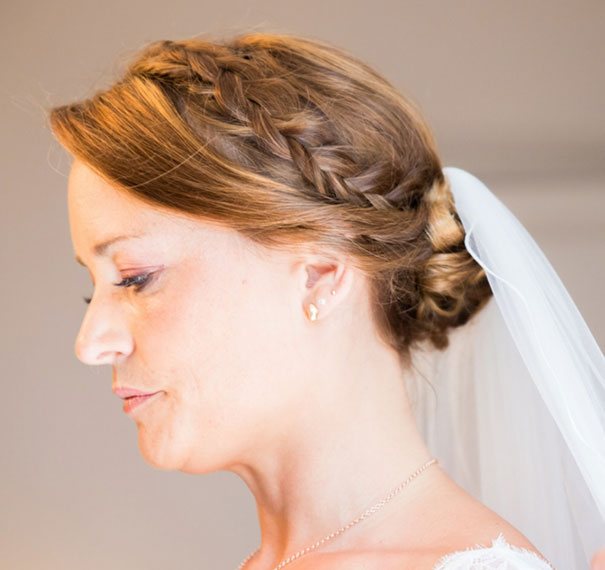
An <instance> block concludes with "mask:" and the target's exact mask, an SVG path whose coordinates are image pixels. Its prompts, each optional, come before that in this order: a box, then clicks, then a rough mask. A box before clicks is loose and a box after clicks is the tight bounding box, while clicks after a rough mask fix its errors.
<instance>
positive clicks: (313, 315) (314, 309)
mask: <svg viewBox="0 0 605 570" xmlns="http://www.w3.org/2000/svg"><path fill="white" fill-rule="evenodd" d="M309 313H310V317H309V318H310V320H312V321H314V320H316V319H317V314H318V313H319V310H318V309H317V307H316V306H315V305H314V304H313V303H309Z"/></svg>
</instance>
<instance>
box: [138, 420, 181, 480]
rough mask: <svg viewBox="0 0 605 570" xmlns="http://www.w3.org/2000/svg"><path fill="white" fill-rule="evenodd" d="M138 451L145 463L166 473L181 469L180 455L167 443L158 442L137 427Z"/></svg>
mask: <svg viewBox="0 0 605 570" xmlns="http://www.w3.org/2000/svg"><path fill="white" fill-rule="evenodd" d="M139 450H140V452H141V456H142V457H143V459H144V460H145V462H146V463H148V464H149V465H151V466H152V467H155V468H156V469H163V470H167V471H171V470H175V469H180V468H181V463H182V459H181V457H180V456H181V454H180V453H178V451H177V450H175V449H174V447H173V446H171V445H169V444H168V442H165V441H162V440H161V439H160V440H158V439H157V438H154V437H151V436H150V434H148V433H146V431H145V428H143V427H142V426H141V427H139Z"/></svg>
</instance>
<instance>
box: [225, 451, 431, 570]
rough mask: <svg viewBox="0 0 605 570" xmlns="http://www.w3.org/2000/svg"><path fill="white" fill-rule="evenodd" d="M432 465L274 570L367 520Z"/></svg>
mask: <svg viewBox="0 0 605 570" xmlns="http://www.w3.org/2000/svg"><path fill="white" fill-rule="evenodd" d="M433 463H437V459H435V458H434V457H433V459H431V460H429V461H427V462H426V463H425V464H424V465H423V466H422V467H420V468H418V469H417V470H416V471H414V473H412V474H411V475H410V476H409V477H408V478H407V479H406V480H405V481H404V482H403V483H401V484H400V485H399V486H398V487H395V489H393V490H392V491H391V492H390V493H389V494H388V495H387V496H386V497H385V498H384V499H382V500H380V501H378V502H377V503H376V504H375V505H374V506H373V507H370V508H369V509H367V510H366V511H365V512H364V513H363V514H362V515H360V516H358V517H357V518H356V519H353V520H352V521H351V522H349V523H347V524H346V525H344V526H342V527H340V528H339V529H338V530H336V531H334V532H333V533H331V534H328V535H326V536H324V537H323V538H321V539H319V540H318V541H317V542H314V543H313V544H311V545H310V546H307V547H306V548H303V549H302V550H299V551H298V552H297V553H296V554H293V555H292V556H288V558H286V559H285V560H282V561H281V562H280V563H279V564H278V565H277V566H276V567H275V568H274V570H280V568H283V567H284V566H285V565H286V564H290V562H294V561H295V560H297V559H298V558H300V557H301V556H304V555H305V554H308V553H309V552H312V551H313V550H315V549H316V548H318V547H319V546H321V545H323V544H325V543H326V542H328V541H329V540H332V539H333V538H334V537H336V536H338V535H340V534H342V533H343V532H344V531H345V530H348V529H349V528H351V527H352V526H355V525H356V524H357V523H360V522H361V521H362V520H364V519H366V518H368V517H369V516H370V515H373V514H374V513H375V512H376V511H378V510H379V509H381V508H382V507H384V506H385V505H386V504H387V503H388V502H389V501H390V500H391V499H392V498H393V497H395V496H396V495H397V494H398V493H399V492H400V491H401V490H402V489H403V488H404V487H405V486H406V485H407V484H408V483H410V482H411V481H412V480H413V479H415V478H416V477H418V475H420V473H422V472H423V471H424V470H425V469H426V468H427V467H430V466H431V465H433ZM259 550H260V547H259V548H257V549H256V550H255V551H254V552H252V553H251V554H249V555H248V556H247V557H246V558H245V559H244V560H243V561H242V563H241V564H240V565H239V566H238V567H237V570H242V568H244V566H246V564H248V561H249V560H250V559H251V558H252V557H253V556H254V555H255V554H256V553H257V552H258V551H259Z"/></svg>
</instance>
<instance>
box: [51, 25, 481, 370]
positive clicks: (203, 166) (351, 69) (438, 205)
mask: <svg viewBox="0 0 605 570" xmlns="http://www.w3.org/2000/svg"><path fill="white" fill-rule="evenodd" d="M50 124H51V128H52V130H53V132H54V134H55V136H56V137H57V138H58V139H59V141H60V142H61V144H62V145H63V146H64V147H65V148H66V149H67V150H68V151H69V152H71V153H72V154H73V155H74V156H75V157H76V158H78V159H79V160H81V161H83V162H85V163H86V164H87V165H89V166H90V167H91V168H92V169H93V170H95V171H96V172H98V173H99V174H100V175H102V176H103V177H104V178H106V179H107V180H108V181H110V182H112V183H113V184H115V185H116V186H117V187H119V188H121V189H123V190H124V191H126V192H128V193H129V194H131V195H134V196H136V197H137V198H139V199H142V200H143V201H145V202H147V203H149V204H152V205H154V206H156V207H157V206H160V207H163V208H168V209H170V210H176V211H180V212H184V213H186V214H189V215H193V216H198V217H199V218H200V219H202V220H208V221H213V222H216V223H220V224H224V225H227V226H229V227H231V228H233V229H235V230H237V231H238V232H241V233H242V234H243V235H245V236H247V237H248V238H250V239H252V240H254V241H255V242H257V243H259V244H262V245H264V246H267V247H281V248H283V247H286V248H287V247H291V246H295V247H300V246H301V245H304V244H313V245H314V246H315V247H316V248H317V247H319V248H322V249H325V250H326V251H334V252H338V253H340V254H343V253H344V254H345V255H346V256H347V257H349V258H350V259H351V260H353V262H354V264H355V266H356V267H357V268H359V269H360V270H361V271H362V272H363V273H364V275H365V276H366V277H367V279H368V283H369V285H370V291H371V299H370V302H371V306H372V312H373V317H374V320H375V325H376V328H377V330H378V332H379V334H380V335H381V337H382V338H383V339H384V341H385V342H386V343H388V344H389V345H391V346H392V347H393V348H394V349H395V350H396V351H398V353H399V354H400V356H401V357H402V360H403V361H404V362H409V356H410V349H411V348H412V347H413V346H414V345H415V344H416V343H417V342H419V341H423V340H427V339H428V340H430V342H432V344H433V345H434V346H435V347H436V348H439V349H443V348H445V347H446V346H447V345H448V337H447V333H448V329H450V328H451V327H457V326H460V325H462V324H464V323H465V322H467V320H468V319H469V318H470V317H471V316H472V315H473V314H474V313H475V312H477V311H478V310H479V309H480V308H481V307H482V306H483V305H484V304H485V303H486V301H487V300H488V299H489V297H490V296H491V294H492V292H491V289H490V288H489V284H488V282H487V279H486V276H485V272H484V270H483V269H482V268H481V267H480V266H479V265H478V264H477V263H476V262H475V261H474V259H473V258H472V257H471V256H470V254H469V253H468V251H467V250H466V249H465V246H464V236H465V234H464V229H463V226H462V223H461V221H460V219H459V217H458V215H457V214H456V211H455V208H454V201H453V197H452V194H451V192H450V191H449V188H448V184H447V180H446V179H445V177H444V175H443V173H442V166H441V164H440V161H439V158H438V156H437V153H436V150H435V144H434V141H433V137H432V135H431V133H430V131H429V129H428V127H427V125H426V123H425V121H424V120H423V118H422V117H421V114H420V112H419V110H418V109H417V108H415V106H414V105H413V104H412V103H411V102H410V101H408V100H407V99H406V98H404V97H403V96H402V95H401V94H399V93H398V92H397V90H396V89H395V88H394V87H393V86H392V85H391V84H390V83H388V82H387V81H386V80H385V79H384V78H383V77H382V76H381V75H379V74H378V73H377V72H376V71H374V70H373V69H372V68H370V67H369V66H368V65H366V64H364V63H363V62H361V61H359V60H358V59H357V58H355V57H353V56H351V55H350V54H348V53H346V52H344V51H342V50H341V49H338V48H336V47H334V46H332V45H329V44H327V43H323V42H320V41H316V40H310V39H303V38H297V37H292V36H285V35H277V34H259V33H254V34H246V35H242V36H239V37H236V38H234V39H232V40H230V41H226V42H211V41H206V40H204V39H190V40H184V41H156V42H153V43H150V44H148V45H146V46H145V47H144V48H143V49H142V50H141V51H140V52H139V53H138V54H137V55H136V57H135V58H134V60H133V61H132V62H130V63H129V65H128V67H127V69H126V71H125V73H124V74H123V77H122V78H121V79H120V80H118V81H117V82H115V83H114V84H112V85H111V86H110V87H109V88H107V89H105V90H102V91H100V92H97V93H96V94H94V95H93V96H92V97H90V98H88V99H86V100H83V101H81V102H77V103H73V104H69V105H64V106H59V107H55V108H53V109H51V111H50Z"/></svg>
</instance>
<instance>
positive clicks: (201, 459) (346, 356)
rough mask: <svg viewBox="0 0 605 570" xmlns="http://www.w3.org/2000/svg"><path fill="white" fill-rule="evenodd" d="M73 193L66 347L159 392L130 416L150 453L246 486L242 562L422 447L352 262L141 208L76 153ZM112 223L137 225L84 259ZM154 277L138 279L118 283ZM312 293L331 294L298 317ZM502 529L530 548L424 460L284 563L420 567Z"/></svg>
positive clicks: (354, 497)
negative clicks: (368, 513) (77, 307)
mask: <svg viewBox="0 0 605 570" xmlns="http://www.w3.org/2000/svg"><path fill="white" fill-rule="evenodd" d="M68 205H69V220H70V228H71V234H72V241H73V245H74V250H75V253H76V255H77V256H78V257H79V258H81V259H82V261H83V263H84V264H85V265H86V266H87V267H88V269H89V271H90V274H91V278H92V281H93V285H94V294H93V296H92V301H91V303H90V305H89V306H88V309H87V311H86V314H85V316H84V319H83V321H82V325H81V328H80V331H79V333H78V335H77V338H76V343H75V350H76V354H77V356H78V357H79V358H80V359H81V360H82V361H83V362H84V363H86V364H90V365H99V364H108V365H110V366H111V367H112V371H113V385H114V386H123V387H130V388H135V389H139V390H142V391H144V392H156V391H161V394H160V395H159V396H155V397H154V398H155V399H153V400H151V399H150V400H149V401H148V402H146V403H145V404H143V405H142V406H140V407H139V408H137V409H136V410H134V412H133V413H132V418H133V420H134V421H135V423H136V426H137V429H138V442H139V448H140V451H141V453H142V455H143V457H144V458H145V460H146V461H147V462H148V463H150V464H151V465H153V466H155V467H157V468H160V469H177V470H181V471H184V472H187V473H200V474H201V473H210V472H214V471H218V470H231V471H233V472H234V473H236V474H237V475H239V476H240V477H241V478H242V479H243V480H244V482H245V483H246V484H247V485H248V487H249V488H250V490H251V492H252V493H253V494H254V498H255V500H256V504H257V508H258V512H259V524H260V528H261V536H262V549H261V551H260V553H259V554H258V556H257V557H255V558H254V560H253V561H251V563H250V564H249V565H248V566H247V567H246V570H260V569H264V568H273V567H274V566H275V565H276V564H277V563H278V562H279V561H280V560H282V559H284V558H285V557H286V556H288V555H290V554H292V553H294V552H296V551H297V550H298V549H300V548H301V547H302V546H303V545H307V544H310V543H311V542H314V541H315V540H317V539H318V538H319V537H321V536H325V534H327V533H330V532H333V531H334V530H336V529H337V528H339V527H340V526H341V525H342V524H343V521H349V520H352V519H353V518H355V517H357V516H359V515H360V514H361V513H362V512H363V511H364V510H365V509H366V508H367V507H368V506H369V505H371V504H374V503H375V502H376V501H377V500H378V499H380V498H382V497H383V496H384V495H386V494H387V492H388V491H390V490H391V489H392V488H394V487H395V486H396V485H398V484H399V483H401V482H402V481H403V480H404V479H405V478H406V477H407V476H409V475H410V474H411V473H413V472H414V471H416V469H417V468H418V467H419V466H421V465H422V464H423V463H425V462H426V461H427V460H428V459H430V458H431V454H430V452H429V450H428V449H427V447H426V445H425V443H424V441H423V440H422V437H421V435H420V433H419V431H418V429H417V426H416V425H415V422H414V420H413V416H412V413H411V409H410V407H409V403H408V400H407V394H406V392H405V388H404V383H403V382H402V374H403V371H402V369H401V363H400V361H399V358H398V355H397V354H395V353H394V352H393V350H392V349H391V348H390V347H388V346H387V345H386V344H385V343H384V342H383V341H382V340H381V339H380V338H379V336H378V335H377V334H376V331H375V329H374V325H373V322H372V319H371V311H370V308H369V303H368V298H369V295H368V288H367V284H366V282H365V281H364V278H363V276H362V275H361V274H360V273H359V272H358V271H357V270H356V269H354V268H353V267H352V266H351V265H349V264H348V263H347V262H348V260H346V259H342V258H338V257H334V256H326V255H324V253H325V252H318V253H317V254H313V255H311V254H310V253H308V252H307V253H304V254H302V253H301V252H299V251H296V252H295V251H294V250H288V251H287V252H286V251H283V250H280V251H279V252H278V251H276V250H269V249H266V248H262V247H260V246H258V245H256V244H253V243H252V242H250V241H249V240H246V239H245V238H243V237H242V236H241V235H240V234H238V233H236V232H234V231H233V230H231V229H229V228H227V227H224V226H219V225H217V224H214V223H209V222H206V221H201V220H199V219H193V218H191V217H187V216H185V215H182V214H179V213H176V212H168V211H166V210H160V209H156V208H152V207H151V206H149V205H148V204H145V203H143V202H142V201H139V200H137V199H136V198H134V197H132V196H129V195H128V194H126V193H125V192H123V191H120V190H117V189H116V188H115V187H113V186H112V185H111V184H109V183H108V182H107V181H105V180H104V179H103V178H101V177H99V176H98V175H97V174H95V173H94V172H93V171H92V170H91V169H89V168H88V167H87V166H86V165H85V164H83V163H81V162H79V161H78V160H76V161H75V162H74V165H73V167H72V170H71V173H70V178H69V189H68ZM125 234H144V235H143V236H142V237H139V238H136V239H129V240H123V241H119V242H116V243H114V244H113V245H112V246H110V247H109V249H107V251H106V252H105V253H104V254H103V255H100V256H98V255H96V254H95V253H94V246H95V245H96V244H98V243H99V242H101V241H103V240H106V239H108V238H110V237H113V236H117V235H125ZM150 272H155V273H153V275H152V278H150V280H149V282H148V283H147V284H146V285H145V287H143V288H141V289H140V290H139V291H136V290H135V288H134V287H130V288H126V287H115V286H114V284H115V283H117V282H120V281H121V280H122V279H124V277H126V276H131V277H132V276H134V275H138V274H145V273H150ZM333 289H334V290H336V291H337V294H336V295H335V296H332V295H331V290H333ZM318 298H324V299H326V301H327V302H326V304H325V305H320V307H321V310H320V314H319V318H318V319H317V320H316V321H314V322H310V321H309V320H308V318H307V316H306V310H307V309H306V307H308V304H309V303H310V302H314V303H316V301H317V299H318ZM108 384H109V382H108ZM108 389H109V386H108ZM459 521H464V525H460V524H459ZM501 531H505V535H506V538H507V539H508V540H509V542H510V543H512V544H516V545H518V546H522V547H527V548H530V549H535V548H534V547H533V546H532V545H531V543H530V542H529V541H528V540H527V538H525V537H524V536H523V535H522V534H521V533H520V532H519V531H517V530H516V529H514V528H513V527H512V526H511V525H509V524H508V523H507V522H506V521H504V520H503V519H501V518H500V517H499V516H498V515H497V514H496V513H493V512H492V511H490V510H489V509H487V508H486V507H485V506H483V505H481V503H479V502H478V501H476V500H475V499H474V498H473V497H471V496H470V495H468V494H467V493H466V492H465V491H464V490H462V489H461V488H460V487H458V486H457V485H456V484H455V483H454V482H453V481H452V480H451V479H450V478H449V477H448V476H447V474H446V473H445V471H443V469H441V467H440V466H439V465H438V464H437V465H436V466H435V465H433V466H431V467H430V468H428V469H427V470H426V471H425V472H423V473H422V474H421V475H420V476H419V477H418V478H417V479H415V480H414V482H413V483H412V484H410V485H409V486H408V487H406V489H405V491H404V492H403V493H401V494H400V496H398V497H397V498H396V500H393V501H392V502H390V503H388V505H386V506H385V507H384V508H383V509H381V510H380V512H379V513H377V514H374V515H372V517H371V518H369V519H368V520H367V521H364V522H363V524H360V525H357V526H356V527H354V528H352V529H350V530H348V531H347V532H346V533H344V534H343V535H342V536H340V537H339V538H338V541H337V542H336V543H335V546H334V547H333V548H334V549H336V550H337V551H338V552H334V551H332V552H331V548H332V546H331V545H330V546H326V547H324V548H322V549H321V551H319V550H318V552H317V553H316V554H315V553H314V554H310V555H308V556H305V557H304V558H303V559H301V560H300V561H297V565H298V566H300V568H301V569H303V568H313V569H314V570H323V569H328V568H330V569H331V570H334V569H335V568H347V569H351V568H358V567H359V568H364V569H366V570H373V569H377V568H380V569H381V570H389V569H391V568H393V569H395V568H397V569H402V568H408V567H409V568H414V569H415V570H422V569H423V568H432V565H433V563H435V562H436V561H437V559H438V558H439V557H441V556H442V555H444V554H446V553H448V552H451V551H454V550H460V549H461V550H464V549H465V548H466V547H467V546H469V545H471V544H475V543H477V542H483V543H486V544H489V543H490V542H491V539H493V538H495V537H496V536H497V535H498V533H499V532H501Z"/></svg>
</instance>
